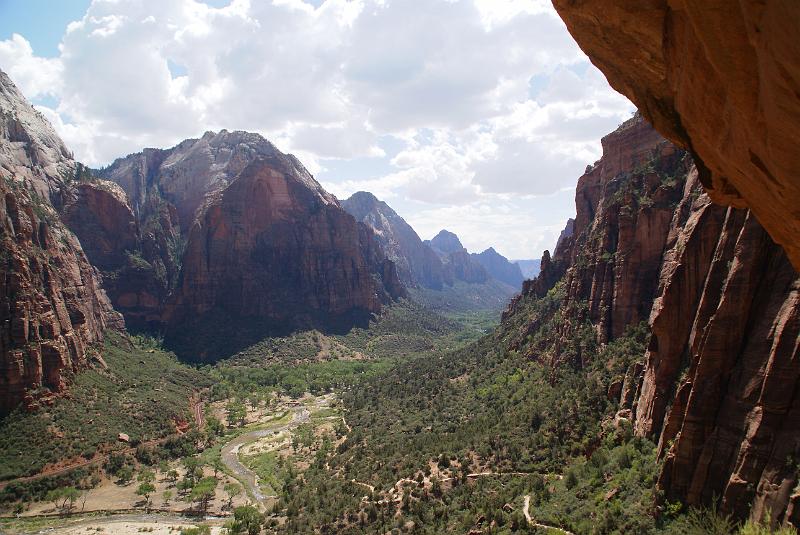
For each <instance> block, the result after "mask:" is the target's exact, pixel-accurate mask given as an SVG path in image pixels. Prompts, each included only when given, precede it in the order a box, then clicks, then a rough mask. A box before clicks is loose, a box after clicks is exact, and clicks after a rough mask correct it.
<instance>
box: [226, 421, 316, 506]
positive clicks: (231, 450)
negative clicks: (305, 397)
mask: <svg viewBox="0 0 800 535" xmlns="http://www.w3.org/2000/svg"><path fill="white" fill-rule="evenodd" d="M292 412H293V414H292V420H291V421H290V422H289V423H287V424H284V425H280V426H277V427H269V428H266V429H259V430H257V431H250V432H249V433H245V434H243V435H239V436H238V437H236V438H235V439H233V440H231V441H230V442H228V443H227V444H225V446H223V448H222V463H223V464H224V465H225V466H226V467H228V469H229V470H231V471H232V472H233V473H234V474H236V478H237V479H239V480H240V481H241V482H242V483H244V485H245V486H246V487H247V491H248V493H249V494H251V495H252V496H253V498H254V499H255V500H256V501H257V502H258V503H259V504H260V505H262V506H264V507H266V506H267V503H266V502H267V500H268V499H270V498H275V497H276V496H265V495H264V493H263V492H261V488H260V487H259V485H258V476H257V475H256V473H255V472H253V471H252V470H250V469H249V468H248V467H246V466H245V465H244V464H242V463H241V462H240V461H239V450H240V449H241V448H242V446H245V445H247V444H249V443H250V442H254V441H256V440H258V439H260V438H264V437H266V436H269V435H273V434H277V433H280V432H282V431H286V430H289V429H293V428H295V427H297V426H298V425H300V424H302V423H305V422H308V420H309V416H310V415H311V412H310V411H309V410H308V409H307V408H305V407H297V408H295V409H292Z"/></svg>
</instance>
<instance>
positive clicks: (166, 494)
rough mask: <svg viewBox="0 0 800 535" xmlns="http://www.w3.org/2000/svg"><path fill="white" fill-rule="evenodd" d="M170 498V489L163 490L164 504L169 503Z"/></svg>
mask: <svg viewBox="0 0 800 535" xmlns="http://www.w3.org/2000/svg"><path fill="white" fill-rule="evenodd" d="M171 499H172V491H171V490H165V491H164V505H169V501H170V500H171Z"/></svg>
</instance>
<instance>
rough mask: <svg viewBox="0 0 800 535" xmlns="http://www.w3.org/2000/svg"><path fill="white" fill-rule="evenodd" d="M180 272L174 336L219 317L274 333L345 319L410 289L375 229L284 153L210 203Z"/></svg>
mask: <svg viewBox="0 0 800 535" xmlns="http://www.w3.org/2000/svg"><path fill="white" fill-rule="evenodd" d="M181 279H182V282H181V285H180V286H179V288H178V289H177V291H176V293H175V296H174V298H173V299H172V300H171V301H170V304H169V307H168V309H167V312H166V314H165V318H164V319H165V321H166V323H167V324H168V326H169V327H168V338H175V339H180V338H181V337H182V336H183V335H184V334H185V332H192V329H193V328H194V327H195V326H197V325H200V324H201V323H202V322H203V321H204V320H205V319H209V320H210V321H213V318H218V317H221V316H225V317H232V318H240V319H242V320H243V321H248V320H255V321H258V322H261V323H262V325H263V326H265V327H273V328H275V329H278V330H280V329H292V328H297V327H312V326H313V327H321V328H336V327H337V326H338V325H343V326H349V325H352V324H353V322H357V323H364V322H366V321H367V320H368V317H369V314H370V313H374V312H377V311H379V310H380V308H381V305H382V304H384V303H386V302H388V301H390V300H391V299H393V298H397V297H399V296H401V295H403V292H404V290H403V287H402V284H401V283H400V281H399V279H398V278H397V272H396V270H395V268H394V264H393V263H391V262H390V261H387V260H386V259H385V257H384V256H383V254H382V253H381V251H380V248H379V247H378V246H377V242H376V241H375V239H374V236H373V235H372V232H371V231H369V230H368V229H367V227H366V226H365V225H363V224H359V223H356V221H355V220H354V219H353V217H352V216H350V215H349V214H347V213H346V212H345V211H344V210H342V209H341V207H340V206H339V204H338V202H337V201H336V199H335V198H334V197H332V196H331V195H330V194H328V193H327V192H325V191H324V190H323V189H322V188H321V187H320V186H319V185H318V184H317V183H316V182H315V181H314V180H313V178H311V176H310V175H309V174H308V172H307V171H306V170H305V169H304V168H302V166H299V163H298V162H297V161H296V160H295V159H293V158H291V157H289V156H284V155H282V154H280V153H277V154H276V155H275V156H273V157H272V158H269V159H264V160H256V161H254V162H253V163H252V164H250V165H249V166H248V167H246V168H245V169H244V170H243V171H242V172H241V173H240V175H239V176H238V177H237V178H236V179H235V180H234V181H233V182H232V183H231V184H230V185H229V186H228V187H227V188H226V189H225V190H224V191H222V192H221V193H219V194H218V195H216V196H215V197H214V198H211V199H209V200H208V201H207V205H206V206H205V207H204V208H203V210H202V215H200V216H199V217H198V218H197V220H196V221H195V223H194V225H193V226H192V229H191V231H190V234H189V239H188V244H187V249H186V254H185V257H184V263H183V273H182V276H181ZM219 334H220V335H225V333H219ZM186 356H187V357H189V358H197V359H201V360H202V359H208V358H213V357H214V355H210V354H207V353H204V352H203V351H202V350H200V352H198V353H196V354H194V355H191V354H187V355H186Z"/></svg>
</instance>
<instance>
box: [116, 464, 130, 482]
mask: <svg viewBox="0 0 800 535" xmlns="http://www.w3.org/2000/svg"><path fill="white" fill-rule="evenodd" d="M131 480H133V468H132V467H131V466H129V465H127V464H126V465H125V466H123V467H122V468H120V469H119V470H117V484H119V485H127V484H128V483H130V482H131Z"/></svg>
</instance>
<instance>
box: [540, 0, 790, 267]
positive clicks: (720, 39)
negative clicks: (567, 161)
mask: <svg viewBox="0 0 800 535" xmlns="http://www.w3.org/2000/svg"><path fill="white" fill-rule="evenodd" d="M553 4H554V5H555V7H556V9H557V10H558V12H559V14H560V15H561V17H562V18H563V19H564V21H565V22H566V24H567V27H568V29H569V31H570V33H572V35H573V37H574V38H575V39H576V40H577V42H578V44H579V45H580V46H581V48H582V49H583V50H584V51H585V52H586V53H587V54H588V55H589V57H590V58H591V60H592V62H593V63H594V64H595V65H597V66H598V67H599V68H600V70H602V71H603V73H604V74H605V75H606V77H607V78H608V81H609V82H610V83H611V85H612V86H613V87H614V88H615V89H617V90H618V91H620V92H621V93H623V94H625V95H626V96H628V98H630V99H631V100H632V101H633V102H634V104H636V105H637V107H638V108H639V109H640V110H641V111H642V113H643V114H644V116H645V117H647V118H648V119H649V120H650V121H651V122H652V123H653V124H654V125H655V127H656V128H657V129H658V130H659V131H661V132H662V133H663V134H664V135H665V136H667V137H668V138H670V139H671V140H672V141H674V142H676V143H677V144H679V145H681V146H683V147H686V148H688V149H690V150H691V151H692V153H693V154H694V156H695V161H696V162H697V166H698V171H699V176H700V180H701V181H702V182H703V185H704V186H705V188H706V190H707V192H708V193H709V195H710V196H711V199H712V200H714V201H715V202H718V203H722V204H730V205H732V206H735V207H739V208H743V207H749V208H751V209H752V211H753V214H754V215H755V216H756V217H757V218H758V220H759V221H760V222H761V224H763V225H764V227H765V228H766V229H767V231H768V232H769V233H770V235H771V236H772V238H773V239H774V240H775V241H776V242H777V243H779V244H780V245H781V246H783V248H784V249H785V250H786V252H787V254H788V256H789V259H790V260H791V261H792V263H793V264H794V267H795V269H800V240H798V239H797V237H798V236H800V151H798V150H797V140H798V139H800V39H798V38H797V35H798V33H799V32H800V28H798V21H800V4H798V3H797V2H763V1H759V0H744V1H741V2H737V3H733V4H732V3H731V2H724V1H722V0H709V1H703V2H691V1H688V0H667V1H658V2H653V1H648V2H617V1H615V0H599V1H598V0H592V1H586V0H581V1H575V0H554V1H553Z"/></svg>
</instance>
